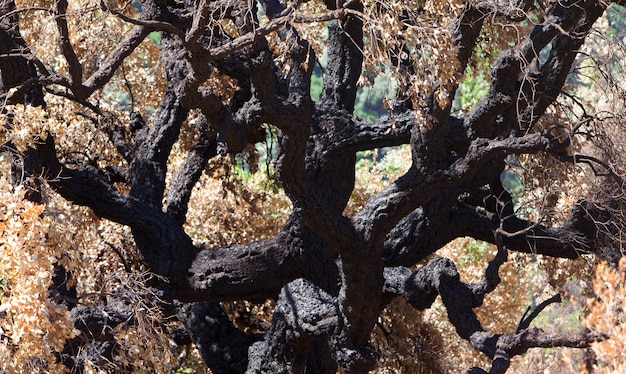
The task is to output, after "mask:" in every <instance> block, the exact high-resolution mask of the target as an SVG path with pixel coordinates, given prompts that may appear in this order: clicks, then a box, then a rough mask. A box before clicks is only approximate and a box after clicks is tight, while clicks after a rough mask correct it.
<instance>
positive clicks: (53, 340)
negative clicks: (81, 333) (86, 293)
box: [0, 176, 77, 373]
mask: <svg viewBox="0 0 626 374" xmlns="http://www.w3.org/2000/svg"><path fill="white" fill-rule="evenodd" d="M43 211H44V207H43V206H42V205H36V204H33V203H31V202H29V201H26V200H24V191H23V190H22V189H21V188H13V187H12V186H11V185H10V183H9V182H8V180H7V179H6V177H5V176H2V177H0V238H2V241H1V242H0V253H2V258H1V261H0V282H1V284H2V294H0V336H2V338H1V340H0V370H2V371H5V372H29V371H36V372H52V373H54V372H63V371H64V370H66V369H67V368H65V366H63V365H61V364H59V363H57V360H56V357H55V352H61V351H62V350H63V347H64V345H65V342H66V340H67V339H70V338H73V337H74V336H76V335H77V331H75V330H74V324H73V321H72V320H71V319H70V315H69V311H68V310H67V308H66V307H65V306H63V305H59V304H55V303H53V302H52V300H51V299H50V297H49V287H50V285H51V283H52V275H53V270H54V264H55V262H56V261H57V259H58V258H59V257H60V256H61V254H62V253H63V252H64V250H65V249H66V247H65V245H67V244H68V243H56V242H55V241H54V240H52V239H51V238H50V236H49V235H48V233H49V232H50V231H51V226H52V225H53V222H52V220H50V219H49V218H48V217H47V216H45V215H44V214H43Z"/></svg>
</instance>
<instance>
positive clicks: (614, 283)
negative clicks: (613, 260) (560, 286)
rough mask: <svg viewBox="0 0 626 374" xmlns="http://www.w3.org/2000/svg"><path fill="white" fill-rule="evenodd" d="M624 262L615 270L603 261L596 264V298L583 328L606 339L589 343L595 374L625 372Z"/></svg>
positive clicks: (625, 292)
mask: <svg viewBox="0 0 626 374" xmlns="http://www.w3.org/2000/svg"><path fill="white" fill-rule="evenodd" d="M625 272H626V259H624V258H622V260H621V261H620V263H619V266H618V268H617V269H616V268H614V267H612V266H610V265H609V264H607V263H605V262H603V263H601V264H599V265H598V267H597V270H596V277H595V279H594V281H593V289H594V291H595V294H596V297H595V298H592V299H589V301H588V306H589V310H590V313H589V315H588V316H587V318H585V321H584V324H585V326H586V327H589V328H590V329H592V330H594V331H597V332H599V333H603V334H606V335H607V336H608V337H609V339H607V340H605V341H602V342H597V343H593V344H592V346H591V347H592V349H593V351H594V352H595V354H596V357H597V360H598V362H597V365H595V369H596V371H595V372H596V373H624V372H626V359H625V358H624V351H625V350H626V315H625V314H624V312H625V311H626V273H625Z"/></svg>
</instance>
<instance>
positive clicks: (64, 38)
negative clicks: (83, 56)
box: [54, 0, 84, 97]
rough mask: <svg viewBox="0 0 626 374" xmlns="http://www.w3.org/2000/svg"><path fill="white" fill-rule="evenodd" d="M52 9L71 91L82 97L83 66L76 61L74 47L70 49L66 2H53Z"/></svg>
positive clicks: (59, 0)
mask: <svg viewBox="0 0 626 374" xmlns="http://www.w3.org/2000/svg"><path fill="white" fill-rule="evenodd" d="M54 7H55V9H54V14H55V18H54V20H55V22H56V24H57V29H58V31H59V45H60V46H61V52H62V53H63V56H64V57H65V60H66V61H67V66H68V69H69V72H70V77H71V85H72V90H73V91H74V94H75V95H76V96H78V97H84V96H83V95H82V93H81V92H80V91H81V88H82V84H83V66H82V65H81V63H80V61H79V60H78V57H77V56H76V52H74V47H72V44H71V43H70V37H69V30H68V28H67V18H66V17H67V14H66V13H67V0H57V1H55V4H54Z"/></svg>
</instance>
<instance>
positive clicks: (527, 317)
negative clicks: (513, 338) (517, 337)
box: [515, 293, 562, 332]
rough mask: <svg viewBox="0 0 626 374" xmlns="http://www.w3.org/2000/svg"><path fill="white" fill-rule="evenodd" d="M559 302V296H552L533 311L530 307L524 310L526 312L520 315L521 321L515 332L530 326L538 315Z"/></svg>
mask: <svg viewBox="0 0 626 374" xmlns="http://www.w3.org/2000/svg"><path fill="white" fill-rule="evenodd" d="M561 301H562V300H561V294H558V293H557V294H556V295H554V296H552V297H551V298H549V299H547V300H545V301H544V302H542V303H541V304H539V305H537V306H536V307H535V309H533V311H532V312H531V311H530V309H531V308H530V306H529V307H528V308H526V311H524V314H523V315H522V319H521V320H520V322H519V324H518V325H517V329H516V330H515V332H520V331H522V330H525V329H527V328H528V327H529V326H530V323H531V322H532V321H533V320H534V319H535V318H537V316H538V315H539V313H541V312H542V311H543V310H544V309H545V308H546V307H547V306H548V305H550V304H553V303H560V302H561Z"/></svg>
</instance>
